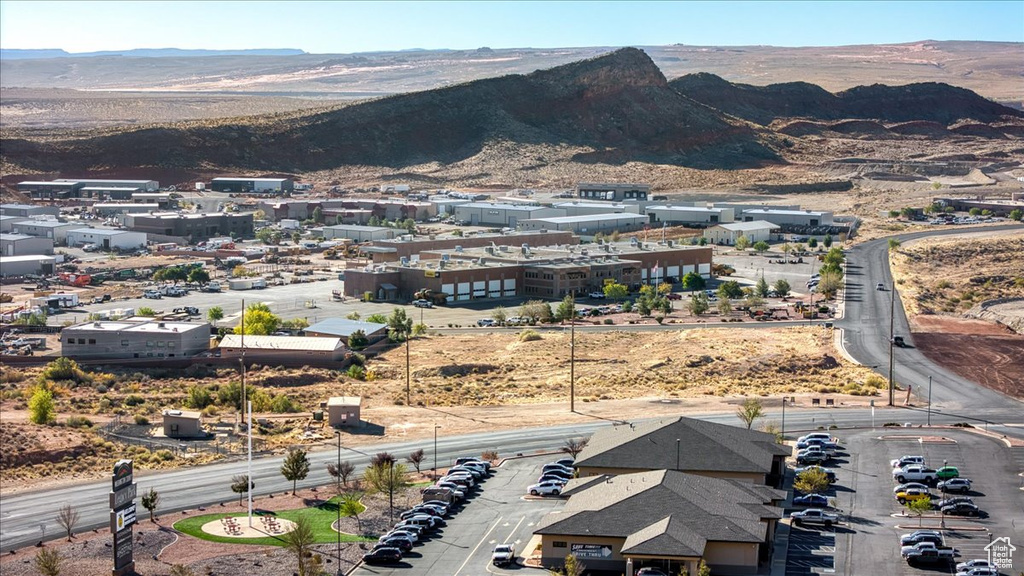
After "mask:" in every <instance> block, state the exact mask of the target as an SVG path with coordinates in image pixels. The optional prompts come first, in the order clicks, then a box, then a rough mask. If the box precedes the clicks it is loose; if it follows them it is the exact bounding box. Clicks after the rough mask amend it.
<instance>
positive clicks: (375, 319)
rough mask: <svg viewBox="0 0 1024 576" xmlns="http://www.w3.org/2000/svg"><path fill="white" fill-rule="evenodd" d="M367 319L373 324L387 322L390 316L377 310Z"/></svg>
mask: <svg viewBox="0 0 1024 576" xmlns="http://www.w3.org/2000/svg"><path fill="white" fill-rule="evenodd" d="M366 321H367V322H369V323H371V324H387V323H388V317H387V316H385V315H383V314H381V313H380V312H377V313H376V314H370V315H369V316H367V317H366Z"/></svg>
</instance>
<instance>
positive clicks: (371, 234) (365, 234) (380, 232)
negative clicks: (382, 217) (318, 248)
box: [323, 224, 403, 242]
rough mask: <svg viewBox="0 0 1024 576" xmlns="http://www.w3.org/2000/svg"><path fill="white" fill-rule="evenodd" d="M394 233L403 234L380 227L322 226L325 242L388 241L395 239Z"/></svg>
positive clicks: (398, 230)
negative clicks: (348, 240)
mask: <svg viewBox="0 0 1024 576" xmlns="http://www.w3.org/2000/svg"><path fill="white" fill-rule="evenodd" d="M396 232H403V230H401V229H397V228H384V227H381V226H359V225H356V224H337V225H335V226H324V228H323V234H324V239H325V240H336V239H340V238H348V239H350V240H352V241H354V242H369V241H371V240H389V239H391V238H394V237H395V233H396Z"/></svg>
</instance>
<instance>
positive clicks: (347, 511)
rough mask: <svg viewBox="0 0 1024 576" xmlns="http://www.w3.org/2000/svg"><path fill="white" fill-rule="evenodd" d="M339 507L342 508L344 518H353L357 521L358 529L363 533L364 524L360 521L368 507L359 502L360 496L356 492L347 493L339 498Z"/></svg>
mask: <svg viewBox="0 0 1024 576" xmlns="http://www.w3.org/2000/svg"><path fill="white" fill-rule="evenodd" d="M338 506H340V507H341V515H342V516H351V517H353V518H355V519H356V529H357V530H359V532H362V531H363V523H362V522H361V521H360V520H359V514H361V513H362V511H363V510H366V507H365V506H363V504H362V502H360V501H359V495H358V494H356V493H355V492H346V493H344V494H342V495H341V496H340V497H339V500H338Z"/></svg>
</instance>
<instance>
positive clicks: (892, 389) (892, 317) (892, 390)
mask: <svg viewBox="0 0 1024 576" xmlns="http://www.w3.org/2000/svg"><path fill="white" fill-rule="evenodd" d="M895 336H896V284H893V285H892V294H891V296H890V301H889V406H890V407H891V406H893V399H894V398H893V397H894V395H895V394H896V383H895V381H894V380H893V370H895V364H894V357H893V354H894V352H895V350H894V349H893V347H894V346H895V345H894V344H893V339H894V338H895Z"/></svg>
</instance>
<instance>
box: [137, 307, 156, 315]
mask: <svg viewBox="0 0 1024 576" xmlns="http://www.w3.org/2000/svg"><path fill="white" fill-rule="evenodd" d="M135 313H136V314H138V315H139V316H156V310H153V309H152V308H150V307H149V306H143V307H141V308H138V309H136V310H135Z"/></svg>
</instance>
